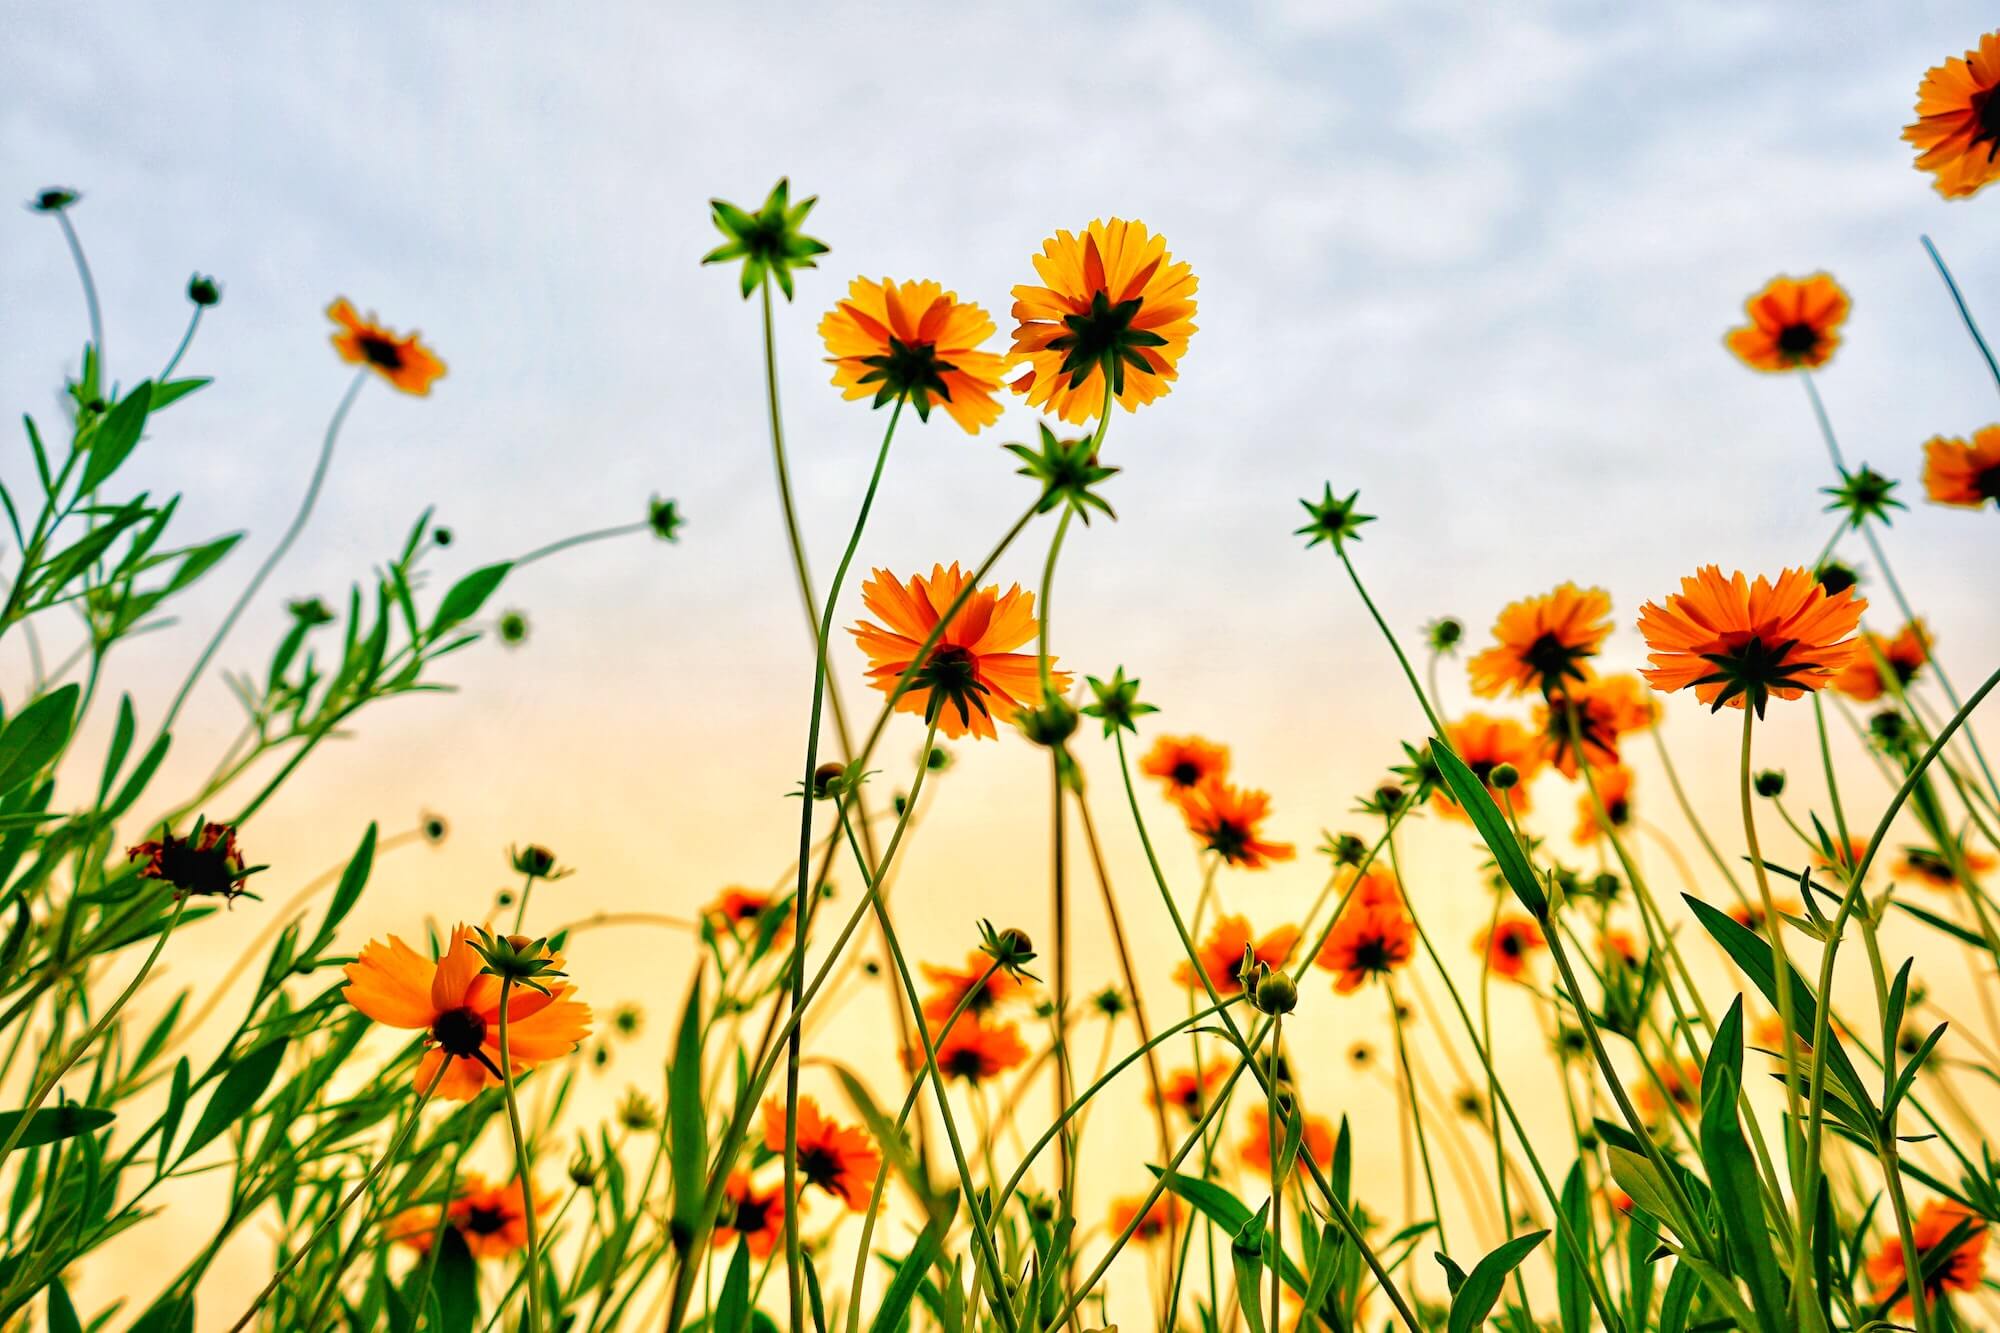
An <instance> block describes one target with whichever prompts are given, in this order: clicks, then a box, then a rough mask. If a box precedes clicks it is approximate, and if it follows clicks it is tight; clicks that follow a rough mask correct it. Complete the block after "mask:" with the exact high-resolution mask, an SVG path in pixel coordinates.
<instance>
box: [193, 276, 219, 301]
mask: <svg viewBox="0 0 2000 1333" xmlns="http://www.w3.org/2000/svg"><path fill="white" fill-rule="evenodd" d="M187 298H188V300H189V301H190V302H191V303H193V304H195V305H198V306H200V307H202V308H203V309H204V310H206V309H207V308H208V307H209V306H212V305H220V304H222V284H221V283H220V282H217V281H216V280H215V279H214V278H213V277H211V276H209V275H208V274H206V273H195V274H191V275H190V276H189V277H188V285H187Z"/></svg>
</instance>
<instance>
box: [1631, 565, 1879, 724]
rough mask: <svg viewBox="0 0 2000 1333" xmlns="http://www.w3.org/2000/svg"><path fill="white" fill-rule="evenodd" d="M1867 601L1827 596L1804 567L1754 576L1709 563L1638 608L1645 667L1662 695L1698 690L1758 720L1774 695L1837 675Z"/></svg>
mask: <svg viewBox="0 0 2000 1333" xmlns="http://www.w3.org/2000/svg"><path fill="white" fill-rule="evenodd" d="M1867 605H1868V603H1867V602H1866V601H1865V600H1863V599H1861V598H1858V597H1856V596H1855V595H1854V591H1853V589H1851V588H1850V589H1848V590H1846V591H1844V592H1840V593H1836V594H1834V595H1833V596H1828V595H1827V592H1826V589H1825V588H1823V587H1822V586H1820V584H1819V582H1818V581H1817V580H1815V579H1814V578H1813V576H1812V575H1811V573H1809V572H1808V571H1806V570H1804V569H1788V570H1785V571H1784V572H1783V573H1781V574H1779V575H1778V577H1777V579H1776V580H1775V581H1773V580H1771V579H1768V578H1765V577H1763V576H1761V575H1760V576H1758V578H1757V581H1756V582H1755V583H1752V582H1751V581H1750V580H1749V579H1747V578H1745V577H1744V576H1743V575H1742V574H1740V573H1737V574H1730V575H1728V576H1724V574H1723V573H1722V571H1721V570H1720V569H1718V568H1717V567H1716V566H1714V565H1704V566H1702V567H1701V568H1700V569H1698V570H1696V571H1695V572H1694V573H1693V574H1692V575H1690V576H1689V577H1687V578H1684V579H1682V580H1681V590H1680V591H1679V592H1677V593H1670V594H1668V596H1667V597H1666V599H1665V601H1664V602H1648V603H1646V605H1645V606H1644V607H1642V608H1640V611H1639V632H1640V633H1641V634H1642V635H1644V636H1645V639H1646V646H1647V647H1648V648H1649V649H1651V650H1652V651H1651V653H1650V654H1649V657H1650V660H1651V661H1652V663H1653V665H1652V666H1650V667H1647V668H1645V669H1643V671H1642V672H1641V674H1642V675H1644V676H1645V677H1646V679H1647V680H1648V681H1649V682H1651V683H1652V686H1653V688H1654V689H1656V690H1659V691H1660V692H1662V693H1667V694H1670V693H1672V692H1673V691H1675V690H1684V689H1692V690H1693V691H1694V693H1695V698H1697V699H1699V700H1701V701H1702V702H1703V703H1705V704H1707V705H1709V707H1710V708H1711V709H1720V708H1721V707H1722V706H1723V705H1725V704H1727V705H1728V706H1729V707H1731V708H1742V707H1745V706H1746V705H1747V706H1749V707H1751V708H1754V709H1756V710H1757V715H1758V716H1759V717H1762V716H1763V715H1764V705H1765V704H1766V703H1767V702H1768V701H1769V699H1770V698H1771V696H1772V695H1776V696H1777V697H1778V698H1780V699H1796V698H1798V697H1799V696H1801V695H1803V694H1805V693H1807V692H1808V691H1812V690H1817V689H1819V688H1821V687H1822V686H1824V685H1827V684H1830V683H1831V682H1832V681H1833V680H1834V678H1835V677H1836V676H1837V675H1838V674H1839V673H1840V671H1841V670H1842V669H1843V668H1845V667H1846V666H1847V665H1848V663H1849V662H1850V661H1851V660H1852V658H1853V655H1854V650H1855V641H1854V639H1853V637H1852V635H1853V633H1854V628H1855V625H1856V624H1857V623H1858V622H1859V621H1860V619H1861V612H1862V609H1863V608H1864V607H1866V606H1867Z"/></svg>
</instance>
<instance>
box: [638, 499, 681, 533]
mask: <svg viewBox="0 0 2000 1333" xmlns="http://www.w3.org/2000/svg"><path fill="white" fill-rule="evenodd" d="M686 524H687V520H686V519H685V518H683V517H681V504H680V501H678V500H662V499H661V498H660V497H659V496H657V495H656V496H654V497H653V498H652V499H651V500H649V501H647V503H646V526H647V527H649V528H651V529H652V530H653V535H654V536H655V537H658V538H659V539H660V540H661V541H663V542H677V541H679V540H680V539H681V528H682V527H684V526H685V525H686Z"/></svg>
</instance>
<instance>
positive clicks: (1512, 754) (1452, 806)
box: [1431, 712, 1542, 819]
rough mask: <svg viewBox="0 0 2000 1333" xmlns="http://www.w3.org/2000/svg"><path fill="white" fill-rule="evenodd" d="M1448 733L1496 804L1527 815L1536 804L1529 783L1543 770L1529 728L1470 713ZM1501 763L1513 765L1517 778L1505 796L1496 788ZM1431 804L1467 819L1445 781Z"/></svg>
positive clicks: (1507, 719)
mask: <svg viewBox="0 0 2000 1333" xmlns="http://www.w3.org/2000/svg"><path fill="white" fill-rule="evenodd" d="M1446 731H1447V732H1448V733H1449V735H1450V739H1451V748H1452V749H1453V750H1454V751H1455V752H1456V753H1457V755H1458V757H1459V758H1460V759H1462V760H1464V761H1465V766H1466V767H1467V768H1469V769H1471V770H1472V775H1473V776H1474V777H1476V778H1478V779H1479V781H1480V782H1481V784H1483V785H1484V786H1485V788H1486V791H1487V794H1488V795H1490V796H1492V797H1493V801H1494V804H1496V805H1498V806H1500V807H1501V808H1502V809H1503V810H1504V809H1505V808H1506V807H1507V804H1508V803H1509V802H1512V804H1513V807H1514V811H1515V813H1517V814H1526V813H1527V812H1528V810H1529V808H1530V806H1531V805H1532V804H1533V802H1532V801H1531V799H1530V798H1529V795H1528V786H1527V784H1528V783H1529V782H1531V781H1533V780H1534V777H1535V774H1536V773H1538V772H1539V771H1540V770H1541V767H1542V756H1541V751H1540V750H1539V749H1537V748H1536V745H1535V739H1534V737H1532V736H1530V735H1529V734H1528V729H1527V728H1526V727H1524V726H1522V725H1521V724H1520V723H1519V722H1516V721H1515V720H1514V719H1513V718H1511V717H1496V716H1495V715H1493V714H1491V713H1479V712H1469V713H1463V714H1461V715H1460V716H1458V717H1456V718H1453V719H1452V721H1451V723H1450V724H1449V725H1448V726H1447V727H1446ZM1502 764H1512V765H1513V766H1514V769H1515V772H1516V773H1517V775H1518V779H1517V782H1516V785H1514V786H1513V787H1511V788H1509V789H1508V791H1507V794H1506V795H1505V796H1502V795H1501V794H1500V793H1499V792H1498V791H1496V790H1495V789H1494V786H1493V770H1494V769H1496V768H1498V767H1500V766H1501V765H1502ZM1431 804H1432V805H1434V806H1436V807H1437V809H1438V810H1439V812H1441V813H1443V814H1445V815H1449V816H1450V817H1452V818H1454V819H1466V818H1468V816H1467V815H1466V813H1465V811H1464V810H1462V809H1460V808H1459V804H1458V802H1457V800H1455V799H1454V798H1453V797H1452V794H1451V791H1450V789H1449V788H1447V787H1446V786H1445V785H1444V784H1443V783H1442V782H1439V783H1437V784H1435V785H1433V786H1432V788H1431Z"/></svg>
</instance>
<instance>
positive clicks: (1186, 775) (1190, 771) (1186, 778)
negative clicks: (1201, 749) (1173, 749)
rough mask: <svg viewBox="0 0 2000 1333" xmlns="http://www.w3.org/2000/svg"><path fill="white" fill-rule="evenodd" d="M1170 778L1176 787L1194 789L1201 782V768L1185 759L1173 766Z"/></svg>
mask: <svg viewBox="0 0 2000 1333" xmlns="http://www.w3.org/2000/svg"><path fill="white" fill-rule="evenodd" d="M1168 777H1169V778H1170V779H1171V780H1172V782H1173V784H1174V785H1175V786H1176V787H1192V786H1194V784H1195V783H1197V782H1200V781H1201V766H1200V765H1199V764H1197V763H1195V761H1194V760H1192V759H1183V760H1181V761H1180V762H1179V763H1178V764H1175V765H1174V766H1173V769H1172V771H1171V772H1170V773H1169V774H1168Z"/></svg>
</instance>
